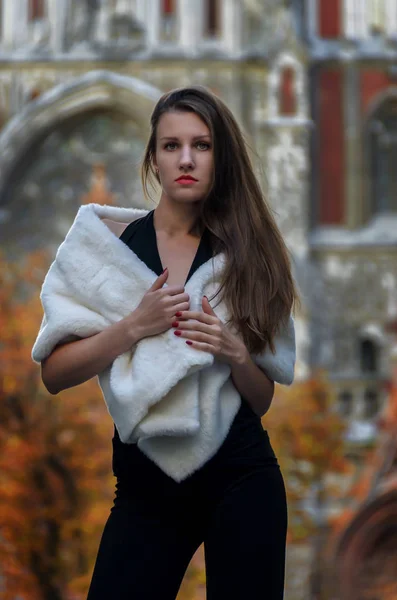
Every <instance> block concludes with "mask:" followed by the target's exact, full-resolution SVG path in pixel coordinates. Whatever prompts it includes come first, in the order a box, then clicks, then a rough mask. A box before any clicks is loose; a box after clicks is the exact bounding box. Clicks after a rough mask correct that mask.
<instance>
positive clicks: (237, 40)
mask: <svg viewBox="0 0 397 600" xmlns="http://www.w3.org/2000/svg"><path fill="white" fill-rule="evenodd" d="M221 6H222V10H221V13H222V14H221V23H222V40H223V45H224V47H225V49H226V50H227V51H228V52H230V53H231V54H237V55H238V54H240V52H241V46H242V35H243V22H244V19H243V16H244V14H243V10H242V3H241V2H240V1H239V0H224V2H223V5H221Z"/></svg>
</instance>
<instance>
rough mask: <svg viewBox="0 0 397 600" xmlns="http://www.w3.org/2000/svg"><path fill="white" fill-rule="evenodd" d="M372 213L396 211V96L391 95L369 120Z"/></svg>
mask: <svg viewBox="0 0 397 600" xmlns="http://www.w3.org/2000/svg"><path fill="white" fill-rule="evenodd" d="M368 131H369V135H368V149H369V161H370V175H371V212H372V214H378V213H387V212H391V211H394V212H395V211H397V193H396V190H397V98H392V99H388V100H386V101H385V102H383V104H382V105H381V106H380V108H378V110H377V111H376V112H375V114H374V115H373V116H372V118H371V120H370V122H369V128H368Z"/></svg>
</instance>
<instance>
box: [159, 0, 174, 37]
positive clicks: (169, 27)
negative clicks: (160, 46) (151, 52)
mask: <svg viewBox="0 0 397 600" xmlns="http://www.w3.org/2000/svg"><path fill="white" fill-rule="evenodd" d="M161 38H162V39H163V40H164V41H167V40H169V41H171V40H175V39H176V2H175V0H161Z"/></svg>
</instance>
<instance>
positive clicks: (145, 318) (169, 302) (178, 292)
mask: <svg viewBox="0 0 397 600" xmlns="http://www.w3.org/2000/svg"><path fill="white" fill-rule="evenodd" d="M167 279H168V269H165V270H164V272H163V273H162V274H161V275H160V276H159V277H158V278H157V279H156V281H155V282H154V283H153V285H152V287H151V288H150V289H149V290H148V291H147V292H146V294H145V295H144V297H143V298H142V300H141V302H140V304H139V305H138V307H137V308H136V309H135V310H134V312H133V313H131V317H132V316H133V318H134V321H135V323H136V325H137V326H138V328H139V330H140V331H141V332H142V337H149V336H152V335H157V334H160V333H163V332H164V331H167V329H170V328H171V326H172V322H173V321H175V314H176V313H177V312H179V311H183V310H189V306H190V297H189V294H186V293H185V288H184V287H183V286H180V285H174V286H167V287H163V285H164V284H165V283H166V281H167Z"/></svg>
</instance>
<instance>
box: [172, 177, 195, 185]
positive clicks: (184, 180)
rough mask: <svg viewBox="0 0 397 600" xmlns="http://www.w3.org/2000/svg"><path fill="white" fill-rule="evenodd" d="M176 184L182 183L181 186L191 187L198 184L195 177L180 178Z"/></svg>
mask: <svg viewBox="0 0 397 600" xmlns="http://www.w3.org/2000/svg"><path fill="white" fill-rule="evenodd" d="M176 183H180V184H181V185H191V184H192V183H197V179H194V178H193V177H179V178H178V179H176Z"/></svg>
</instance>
